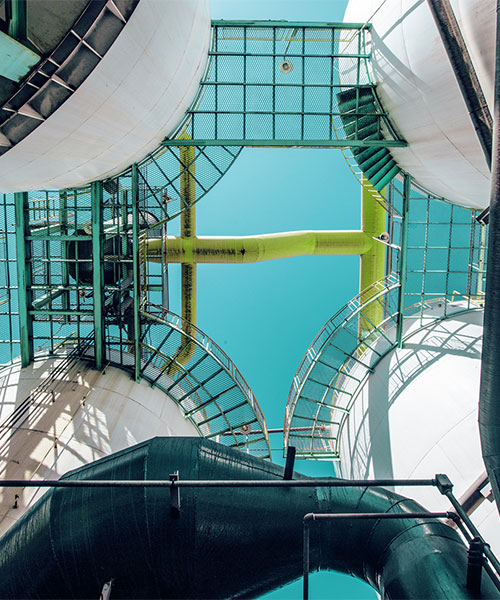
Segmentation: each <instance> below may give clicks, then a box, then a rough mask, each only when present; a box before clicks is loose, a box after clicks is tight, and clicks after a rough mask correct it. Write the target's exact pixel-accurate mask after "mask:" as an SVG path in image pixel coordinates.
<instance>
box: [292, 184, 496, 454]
mask: <svg viewBox="0 0 500 600" xmlns="http://www.w3.org/2000/svg"><path fill="white" fill-rule="evenodd" d="M385 207H386V209H387V211H388V214H389V228H388V229H389V232H390V237H391V239H390V243H389V245H388V246H387V262H386V264H387V273H388V274H387V276H386V278H385V279H383V280H381V281H380V282H378V283H377V284H375V285H374V286H372V288H370V289H368V290H365V291H364V292H362V293H361V294H359V296H357V297H355V298H354V299H353V300H351V301H350V302H349V303H348V304H347V305H345V306H344V307H343V308H341V309H340V310H339V311H338V312H337V313H336V314H335V315H334V316H333V317H332V318H331V319H330V320H329V321H328V322H327V323H326V325H325V326H324V327H323V328H322V329H321V331H320V332H319V333H318V335H317V336H316V338H315V339H314V341H313V342H312V344H311V346H310V347H309V348H308V350H307V352H306V353H305V355H304V358H303V360H302V362H301V364H300V365H299V368H298V369H297V372H296V375H295V377H294V380H293V382H292V386H291V389H290V394H289V397H288V404H287V409H286V414H285V424H284V438H285V447H288V446H289V445H292V446H295V447H296V452H297V454H296V455H297V457H298V458H316V459H337V458H339V451H340V448H339V443H340V434H341V431H342V428H343V426H344V424H345V422H346V420H347V419H348V417H349V413H350V410H351V407H352V404H353V403H354V402H355V400H356V397H357V393H358V391H359V389H360V388H361V386H362V385H363V383H364V380H365V379H366V377H367V376H368V375H369V374H370V373H372V372H373V370H374V369H375V367H376V366H377V364H378V362H379V361H380V360H381V359H382V358H383V357H384V356H385V355H386V354H387V353H388V352H390V351H391V350H393V349H394V348H396V347H403V346H404V342H405V327H406V325H410V324H414V323H416V328H415V327H413V328H412V334H413V333H415V331H416V330H418V328H424V327H426V326H428V325H430V324H431V323H433V322H435V321H437V320H440V319H444V318H446V317H449V316H451V315H457V314H460V313H462V312H466V311H471V310H481V309H482V307H483V299H484V290H483V286H484V280H485V260H486V244H487V235H486V228H485V226H484V225H480V224H479V223H478V222H477V220H476V217H477V216H478V214H479V211H474V210H469V209H464V208H460V207H457V206H454V205H452V204H449V203H447V202H445V201H443V200H442V199H438V198H435V197H433V196H432V195H430V194H428V193H427V192H425V191H424V190H422V189H421V188H419V187H418V186H417V185H416V184H415V182H414V181H412V179H411V177H410V176H409V175H407V174H402V175H400V176H398V178H396V179H395V180H393V182H392V183H391V185H390V186H389V189H388V190H387V199H386V201H385ZM443 240H447V242H446V243H444V242H443ZM373 307H376V308H375V309H374V308H373ZM432 307H435V308H438V309H439V310H437V311H436V312H434V311H429V310H428V309H429V308H432ZM367 311H371V312H374V311H378V312H379V313H380V319H379V321H378V322H373V323H371V330H366V327H364V328H363V329H360V326H359V323H360V321H361V320H362V319H363V314H364V313H366V312H367ZM306 424H307V425H309V426H310V431H307V432H300V433H299V432H298V428H301V427H302V428H303V427H304V426H305V425H306Z"/></svg>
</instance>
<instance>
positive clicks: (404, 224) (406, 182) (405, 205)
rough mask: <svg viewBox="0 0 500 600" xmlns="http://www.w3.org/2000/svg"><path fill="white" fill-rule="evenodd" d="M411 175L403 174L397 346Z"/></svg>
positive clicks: (400, 332) (400, 336) (400, 337)
mask: <svg viewBox="0 0 500 600" xmlns="http://www.w3.org/2000/svg"><path fill="white" fill-rule="evenodd" d="M410 194H411V176H410V175H408V173H405V175H404V187H403V211H402V215H401V216H402V222H401V254H400V269H399V271H400V273H399V299H398V322H397V327H396V341H397V343H398V348H401V347H402V346H403V321H404V304H405V293H406V275H407V268H408V267H407V256H408V217H409V213H410Z"/></svg>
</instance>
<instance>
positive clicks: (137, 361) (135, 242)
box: [128, 164, 141, 381]
mask: <svg viewBox="0 0 500 600" xmlns="http://www.w3.org/2000/svg"><path fill="white" fill-rule="evenodd" d="M132 256H133V263H132V269H133V274H134V279H133V286H134V304H133V311H134V314H133V322H134V325H133V327H134V333H133V342H134V379H135V381H139V380H140V378H141V345H140V343H139V341H140V337H141V323H140V315H139V310H140V306H139V303H140V290H139V277H140V274H139V268H140V267H139V176H138V168H137V164H133V165H132ZM128 336H129V338H131V332H130V331H129V332H128Z"/></svg>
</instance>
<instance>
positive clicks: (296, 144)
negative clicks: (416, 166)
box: [162, 112, 408, 148]
mask: <svg viewBox="0 0 500 600" xmlns="http://www.w3.org/2000/svg"><path fill="white" fill-rule="evenodd" d="M214 114H215V112H214ZM262 114H263V115H265V114H271V113H262ZM162 145H163V146H247V147H255V148H266V147H275V148H406V147H407V146H408V142H405V141H403V140H300V139H299V140H281V139H280V140H244V139H240V140H227V139H217V140H215V139H201V138H193V139H192V140H179V139H173V140H164V141H163V142H162Z"/></svg>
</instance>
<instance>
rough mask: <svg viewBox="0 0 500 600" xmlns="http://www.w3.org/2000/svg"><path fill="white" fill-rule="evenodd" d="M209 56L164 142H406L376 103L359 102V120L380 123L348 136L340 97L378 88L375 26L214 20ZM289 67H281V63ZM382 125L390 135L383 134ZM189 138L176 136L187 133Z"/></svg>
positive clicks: (331, 144) (334, 144)
mask: <svg viewBox="0 0 500 600" xmlns="http://www.w3.org/2000/svg"><path fill="white" fill-rule="evenodd" d="M212 28H213V36H212V44H211V49H210V52H209V56H210V62H209V68H208V69H207V74H206V76H205V78H204V80H203V81H202V84H201V89H200V93H199V95H198V97H197V99H196V101H195V103H194V104H193V106H192V107H191V108H190V110H189V111H188V113H187V115H186V118H185V120H184V121H183V123H181V125H180V126H179V127H178V128H177V130H176V131H175V132H174V133H173V135H171V136H170V137H169V139H167V140H165V141H164V142H163V145H164V146H166V147H168V146H179V145H200V146H206V147H209V146H218V145H220V146H225V147H230V146H263V147H316V148H348V147H357V148H360V147H366V148H371V147H373V148H388V147H402V146H406V145H407V144H406V142H405V141H404V140H402V139H401V138H400V137H398V136H397V134H396V133H395V131H394V128H393V127H392V125H391V124H390V122H389V119H388V116H387V114H386V113H385V112H384V111H383V110H382V108H381V106H380V104H379V103H378V102H377V103H376V104H374V105H373V108H372V109H371V111H370V112H366V108H365V109H363V108H362V107H360V106H359V103H358V102H357V103H356V107H355V113H356V119H357V120H358V121H359V120H360V119H362V118H366V117H373V118H374V120H375V121H377V122H378V133H379V135H377V136H376V138H375V139H374V137H373V135H371V136H370V137H369V139H368V138H367V137H366V136H363V135H361V129H362V127H361V126H359V127H358V126H357V125H356V128H355V133H354V135H348V134H347V133H346V132H345V131H344V128H343V125H342V122H341V115H342V112H339V108H338V107H337V106H336V104H337V101H336V99H337V95H338V93H340V92H343V93H344V94H345V93H346V91H349V90H352V91H353V93H354V94H356V90H357V89H359V88H366V87H373V84H372V83H371V77H370V72H369V61H370V27H369V26H366V25H362V24H348V23H303V22H287V21H269V22H255V21H213V22H212ZM285 60H286V61H288V64H289V65H290V64H291V65H292V68H291V69H290V70H289V71H284V70H283V61H285ZM382 127H384V130H385V131H386V132H388V133H386V135H384V136H382V135H381V130H382ZM184 131H185V132H187V133H188V134H189V141H188V140H184V141H179V139H178V138H179V137H180V135H179V134H181V133H182V132H184Z"/></svg>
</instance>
